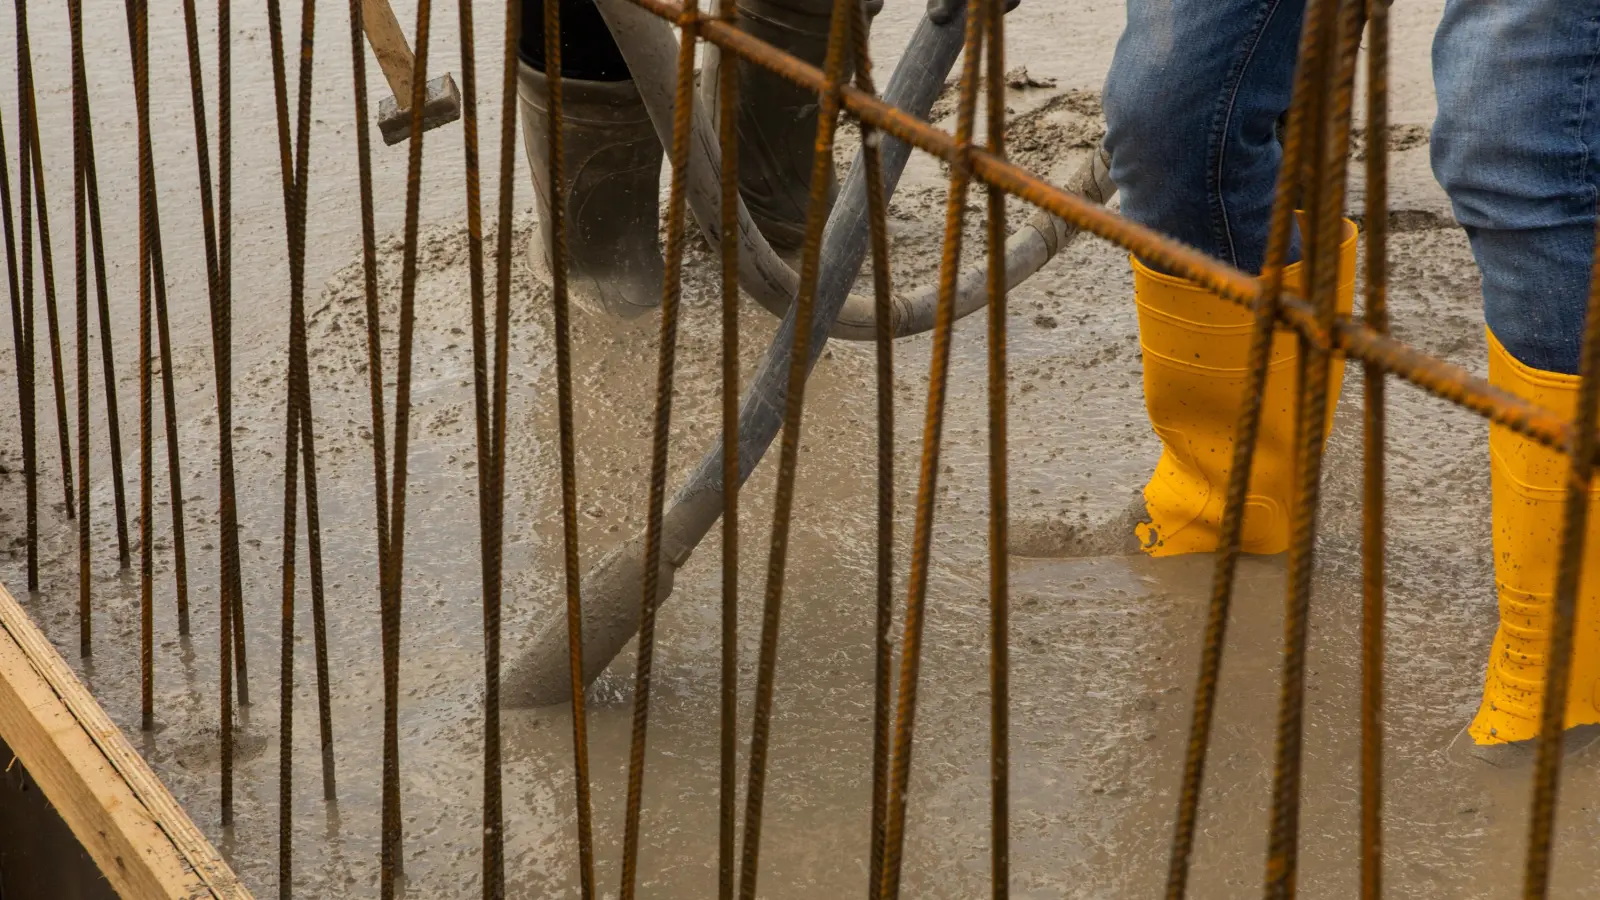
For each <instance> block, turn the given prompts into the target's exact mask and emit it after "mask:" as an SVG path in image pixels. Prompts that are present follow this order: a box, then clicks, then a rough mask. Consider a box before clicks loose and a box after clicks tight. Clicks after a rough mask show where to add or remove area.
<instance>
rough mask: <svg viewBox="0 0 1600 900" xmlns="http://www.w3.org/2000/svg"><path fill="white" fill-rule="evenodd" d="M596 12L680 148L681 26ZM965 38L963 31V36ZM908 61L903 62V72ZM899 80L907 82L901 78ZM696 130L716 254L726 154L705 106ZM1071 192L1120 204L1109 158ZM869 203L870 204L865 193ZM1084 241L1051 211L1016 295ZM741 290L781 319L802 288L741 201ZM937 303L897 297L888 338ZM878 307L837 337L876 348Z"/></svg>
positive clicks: (610, 6)
mask: <svg viewBox="0 0 1600 900" xmlns="http://www.w3.org/2000/svg"><path fill="white" fill-rule="evenodd" d="M596 5H597V6H598V7H599V9H600V14H601V16H602V17H603V18H604V19H605V21H606V25H607V26H609V27H610V29H611V33H612V35H613V36H614V37H615V38H616V41H617V46H618V47H619V48H621V50H622V55H623V58H624V59H626V60H627V63H628V68H629V70H630V71H631V72H632V73H633V78H634V83H635V84H637V85H638V87H639V93H640V96H642V97H643V98H644V104H645V109H646V110H647V111H648V112H649V114H650V120H651V122H652V123H653V124H654V125H655V128H656V135H657V137H658V138H659V139H660V140H661V145H662V146H663V147H670V146H672V112H673V105H674V103H673V100H674V98H673V92H674V85H675V84H676V82H677V58H678V41H677V38H676V37H675V36H674V34H673V29H672V26H671V25H670V24H668V23H667V22H666V21H664V20H662V19H660V18H659V17H657V16H655V15H654V14H652V13H650V12H648V11H646V10H644V9H642V8H640V7H639V6H637V5H635V4H634V3H632V2H630V0H597V4H596ZM933 27H935V28H951V27H952V26H933ZM959 30H960V29H955V31H956V32H959ZM959 37H960V35H959V33H957V41H956V43H957V44H959V43H960V40H959ZM908 52H909V51H908ZM904 61H905V60H904V59H902V65H903V64H904ZM896 71H897V73H898V71H899V70H898V69H897V70H896ZM948 74H949V72H948V70H945V71H944V74H943V75H941V76H940V78H939V83H938V85H936V86H935V87H936V88H942V87H943V85H944V78H945V77H946V76H948ZM935 96H936V97H937V93H936V94H935ZM884 100H885V101H887V102H889V103H890V104H891V105H893V106H901V107H902V108H904V109H909V107H905V106H904V105H903V104H899V103H895V102H894V101H893V100H892V99H891V98H890V97H889V95H888V94H885V95H884ZM931 109H932V107H931V106H929V107H928V108H927V109H924V110H922V111H921V112H920V114H919V118H925V117H926V116H927V113H928V110H931ZM692 121H693V123H694V127H693V130H692V132H691V134H692V136H691V138H690V142H689V146H690V149H689V178H688V182H687V188H688V200H689V210H690V212H691V213H692V214H693V215H694V218H695V222H696V224H698V225H699V226H700V230H701V231H702V232H703V233H704V234H705V236H706V240H707V242H708V243H709V244H710V246H711V248H712V249H713V251H714V252H715V251H717V250H719V249H720V248H721V246H722V243H721V241H722V238H721V235H722V217H721V209H722V206H721V197H722V181H721V175H720V173H721V171H722V150H721V147H720V146H719V143H718V140H717V132H716V129H715V128H713V127H712V126H711V120H710V118H709V116H708V115H707V114H706V111H705V109H703V108H702V107H701V106H700V105H699V104H696V105H695V109H694V113H693V118H692ZM852 171H854V170H853V169H852ZM1065 187H1066V189H1067V190H1069V191H1073V192H1075V193H1077V194H1080V195H1082V196H1084V197H1087V198H1089V199H1091V200H1094V201H1095V202H1097V203H1104V202H1106V201H1108V200H1109V199H1111V196H1112V195H1113V194H1115V193H1116V187H1115V186H1114V185H1113V184H1112V183H1111V172H1110V168H1109V159H1108V158H1107V157H1106V155H1105V151H1104V150H1101V151H1099V152H1096V153H1093V154H1091V155H1090V158H1089V160H1088V161H1087V162H1085V163H1084V164H1083V166H1082V167H1081V168H1080V169H1079V170H1078V172H1076V173H1075V174H1074V175H1073V177H1072V178H1071V179H1070V180H1069V181H1068V182H1067V184H1066V185H1065ZM842 200H843V194H842V192H841V201H842ZM862 202H863V204H864V203H865V185H864V184H863V186H862ZM863 208H864V207H863ZM1076 236H1077V230H1076V229H1075V228H1072V227H1071V226H1069V225H1068V224H1067V223H1066V222H1065V221H1064V220H1062V219H1058V218H1056V217H1055V216H1052V215H1050V214H1049V213H1046V212H1044V211H1043V210H1040V211H1038V212H1036V213H1034V215H1033V216H1032V217H1031V218H1030V219H1029V220H1028V221H1027V223H1026V224H1024V225H1023V226H1022V227H1021V228H1019V229H1017V231H1016V232H1015V233H1013V234H1012V235H1011V236H1010V238H1009V239H1008V240H1007V241H1006V284H1007V285H1008V286H1009V287H1015V286H1017V285H1018V284H1021V283H1022V282H1023V281H1025V280H1027V278H1028V277H1029V276H1031V275H1032V274H1033V273H1035V272H1037V271H1039V269H1040V268H1042V267H1043V266H1044V265H1045V263H1047V262H1049V261H1050V259H1051V258H1052V257H1054V256H1055V254H1056V253H1057V252H1059V251H1060V249H1061V248H1062V247H1064V246H1065V245H1066V244H1067V243H1068V242H1070V241H1071V240H1072V239H1073V238H1074V237H1076ZM824 258H826V257H824ZM987 271H988V267H987V265H978V266H975V267H973V268H970V269H968V270H966V271H964V272H962V273H961V275H960V277H959V278H958V279H957V281H956V301H955V316H956V318H957V319H960V318H962V317H963V316H966V315H969V314H971V313H973V312H976V311H977V310H980V309H982V308H983V307H984V304H986V303H987V302H988V296H989V294H988V276H987ZM852 277H853V276H852ZM739 281H740V285H741V286H742V287H743V288H744V289H745V291H747V292H748V293H749V294H750V296H751V297H752V298H753V299H754V300H755V301H756V302H757V303H759V304H761V306H762V307H763V308H765V309H766V310H767V311H768V312H771V313H772V314H773V315H775V316H780V317H781V316H783V315H784V313H785V312H787V311H788V309H789V303H790V301H791V299H792V298H793V297H794V296H795V292H796V291H797V290H798V289H799V285H800V276H799V274H798V273H796V272H795V271H794V269H793V268H791V267H790V266H789V264H788V263H786V262H784V261H783V259H782V257H780V256H778V254H777V252H776V251H774V250H773V249H772V247H771V245H769V244H768V243H767V239H766V238H765V237H764V236H763V235H762V234H761V230H760V229H759V228H757V227H756V226H755V224H754V222H753V221H752V220H751V218H750V214H749V212H748V211H747V210H746V209H745V205H744V201H743V200H742V199H741V200H740V201H739ZM938 303H939V287H938V284H937V283H936V282H935V283H931V284H928V285H925V286H923V287H921V288H919V289H917V290H915V291H912V292H911V293H909V294H901V293H897V294H895V296H894V297H893V298H892V301H891V303H890V316H891V319H892V321H891V322H890V326H889V333H890V334H892V335H893V336H895V337H907V336H909V335H913V334H921V333H922V332H925V331H928V330H930V329H932V328H933V319H934V311H935V310H936V309H937V307H938ZM874 306H875V304H874V303H873V300H872V298H871V297H866V296H862V295H860V294H849V295H847V297H846V298H845V301H844V306H843V307H842V308H841V309H840V311H839V315H838V318H837V319H836V320H835V322H834V325H833V327H832V328H831V329H830V330H829V332H828V336H829V337H831V338H836V339H839V340H847V341H871V340H874V339H876V336H877V329H876V326H875V324H874V315H873V309H874Z"/></svg>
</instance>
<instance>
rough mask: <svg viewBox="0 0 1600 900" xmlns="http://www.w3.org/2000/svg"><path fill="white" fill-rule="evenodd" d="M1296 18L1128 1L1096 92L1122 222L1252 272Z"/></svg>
mask: <svg viewBox="0 0 1600 900" xmlns="http://www.w3.org/2000/svg"><path fill="white" fill-rule="evenodd" d="M1303 11H1304V0H1128V24H1127V28H1126V29H1125V30H1124V31H1123V33H1122V38H1121V40H1120V41H1118V42H1117V49H1116V54H1115V56H1114V57H1113V59H1112V63H1111V72H1110V74H1109V75H1108V76H1107V78H1106V86H1105V92H1104V95H1103V100H1104V105H1105V114H1106V148H1107V149H1108V150H1109V151H1110V153H1111V176H1112V179H1113V180H1115V181H1116V183H1117V185H1118V186H1119V188H1120V190H1121V194H1122V212H1123V214H1124V215H1126V216H1127V217H1128V218H1130V219H1132V220H1134V221H1135V222H1138V223H1140V224H1142V225H1146V226H1149V227H1151V228H1154V229H1156V230H1157V231H1160V232H1163V233H1165V234H1167V235H1170V236H1172V237H1175V238H1177V239H1179V240H1181V241H1183V242H1185V243H1187V244H1190V245H1192V246H1194V247H1196V248H1197V249H1199V250H1202V251H1204V252H1206V253H1209V254H1211V255H1213V256H1215V257H1218V258H1219V259H1222V260H1223V261H1225V262H1228V263H1231V264H1233V265H1234V266H1237V267H1238V268H1241V269H1243V270H1245V271H1248V272H1256V271H1259V270H1260V268H1261V264H1262V259H1263V257H1264V256H1265V254H1266V245H1267V231H1268V228H1269V225H1270V220H1271V217H1272V197H1273V191H1274V189H1275V187H1276V185H1277V180H1278V169H1279V166H1280V164H1281V162H1282V158H1283V148H1282V146H1281V145H1280V144H1279V143H1278V139H1277V135H1276V134H1275V133H1274V129H1273V126H1274V124H1275V123H1276V122H1277V120H1278V117H1279V116H1280V115H1281V114H1282V113H1283V112H1284V111H1285V110H1287V109H1288V108H1289V101H1290V95H1291V92H1292V87H1293V81H1294V60H1295V55H1296V52H1297V49H1298V42H1299V35H1300V22H1301V18H1302V13H1303ZM1297 257H1298V251H1297V250H1296V255H1295V257H1292V258H1297Z"/></svg>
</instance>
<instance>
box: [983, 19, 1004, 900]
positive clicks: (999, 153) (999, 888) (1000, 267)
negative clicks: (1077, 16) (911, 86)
mask: <svg viewBox="0 0 1600 900" xmlns="http://www.w3.org/2000/svg"><path fill="white" fill-rule="evenodd" d="M982 7H983V15H984V16H985V18H986V20H987V21H986V23H985V27H986V28H987V29H988V32H989V33H988V36H987V40H986V42H985V43H986V49H987V57H988V59H987V61H988V64H989V68H988V71H987V72H986V73H985V75H984V87H986V88H987V89H988V96H987V98H986V99H985V103H984V105H985V110H984V111H985V112H986V113H987V114H988V119H989V123H988V124H989V129H988V130H989V135H988V138H989V152H990V153H992V154H994V155H995V157H996V158H998V159H1005V158H1006V151H1005V129H1006V96H1005V88H1006V77H1005V71H1006V56H1005V4H1004V2H1002V0H984V2H983V4H982ZM988 195H989V221H988V230H989V308H988V310H987V312H988V317H989V321H988V325H989V335H988V337H989V346H988V350H989V367H988V368H989V372H988V374H989V707H990V714H989V792H990V815H989V830H990V836H989V842H990V846H989V878H990V891H991V895H992V896H993V897H994V898H995V900H1004V898H1006V897H1009V896H1010V894H1011V889H1010V873H1011V843H1010V839H1009V835H1010V831H1009V829H1010V823H1011V788H1010V784H1011V744H1010V739H1009V733H1010V718H1009V714H1010V709H1009V705H1010V702H1011V700H1010V698H1011V685H1010V667H1011V659H1010V624H1009V620H1010V601H1009V593H1010V581H1009V578H1008V575H1009V572H1008V565H1009V562H1010V559H1011V556H1010V550H1009V549H1008V547H1007V544H1008V543H1009V539H1008V537H1007V535H1008V531H1009V529H1008V527H1007V525H1008V522H1007V519H1008V517H1009V515H1010V510H1009V496H1008V490H1007V483H1006V477H1007V476H1006V370H1007V364H1006V311H1007V310H1006V266H1005V258H1006V195H1005V192H1003V191H997V190H994V189H992V188H991V189H989V190H988Z"/></svg>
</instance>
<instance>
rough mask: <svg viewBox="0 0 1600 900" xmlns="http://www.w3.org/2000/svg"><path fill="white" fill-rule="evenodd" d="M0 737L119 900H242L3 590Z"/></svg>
mask: <svg viewBox="0 0 1600 900" xmlns="http://www.w3.org/2000/svg"><path fill="white" fill-rule="evenodd" d="M0 736H3V737H4V738H5V741H6V743H7V744H9V745H10V746H11V748H12V751H13V752H14V753H16V755H17V758H18V759H19V760H20V761H21V762H22V764H23V765H24V766H26V767H27V768H28V771H29V773H30V774H31V775H32V776H33V778H34V779H35V780H36V781H37V782H38V784H39V786H40V787H41V788H43V790H44V792H45V795H46V796H48V797H49V798H50V802H51V803H52V805H54V806H55V808H56V811H57V812H59V813H60V814H61V817H62V819H64V820H65V821H66V823H67V825H68V827H70V828H71V829H72V832H73V834H74V835H76V836H77V838H78V840H79V842H81V843H82V844H83V846H84V849H85V850H87V851H88V852H89V855H90V856H91V857H92V858H93V859H94V860H95V862H96V863H97V864H98V865H99V866H100V870H101V872H102V873H104V874H105V876H106V879H107V880H108V881H110V882H111V885H112V887H114V888H116V890H117V892H118V893H119V894H120V895H121V896H122V897H124V898H127V900H146V898H149V900H177V898H183V900H201V898H215V900H250V896H251V895H250V892H249V891H248V890H246V889H245V887H244V886H243V885H242V884H240V883H239V879H238V877H237V876H236V875H234V873H233V870H232V869H231V868H229V866H228V864H227V863H226V862H224V861H223V859H222V857H221V855H220V854H218V853H217V851H216V849H215V848H213V847H212V846H211V843H210V842H209V841H207V840H206V838H205V835H203V834H202V833H201V832H200V829H198V828H196V827H195V824H194V822H193V821H191V820H190V819H189V816H188V815H187V814H186V813H184V811H183V809H182V808H181V807H180V806H178V802H177V800H175V799H174V798H173V796H172V794H171V793H170V792H169V791H168V790H167V789H166V786H165V785H163V784H162V783H161V781H160V780H159V779H157V778H156V776H155V773H154V772H152V771H150V767H149V765H148V764H146V763H145V761H144V759H143V758H142V757H140V756H139V754H138V752H137V751H135V750H134V749H133V745H132V744H130V743H129V742H128V739H127V737H126V736H125V735H123V733H122V732H121V730H120V729H118V728H117V726H116V725H115V723H113V722H112V721H111V718H110V717H109V716H107V715H106V713H105V710H103V709H101V708H100V704H99V703H97V702H96V701H95V699H94V697H93V696H91V695H90V694H89V691H88V689H87V688H85V687H84V686H83V683H82V682H80V681H79V680H78V678H77V676H76V675H74V674H73V672H72V669H71V668H70V667H68V666H67V664H66V661H65V660H63V659H62V658H61V655H60V654H59V653H57V652H56V649H55V647H54V646H52V645H51V644H50V642H49V640H48V639H46V638H45V636H44V635H43V634H41V633H40V632H39V630H38V628H36V627H35V626H34V624H33V622H32V620H31V619H29V618H28V614H27V612H26V611H24V610H23V609H22V607H21V606H20V605H18V604H17V601H16V599H15V598H14V597H12V596H11V593H10V592H9V591H7V590H6V589H5V588H4V586H0Z"/></svg>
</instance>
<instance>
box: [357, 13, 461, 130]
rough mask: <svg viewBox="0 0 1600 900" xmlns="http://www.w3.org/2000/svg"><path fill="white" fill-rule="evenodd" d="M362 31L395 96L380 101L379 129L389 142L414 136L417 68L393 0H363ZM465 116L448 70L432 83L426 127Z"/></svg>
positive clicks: (426, 105) (426, 100) (424, 106)
mask: <svg viewBox="0 0 1600 900" xmlns="http://www.w3.org/2000/svg"><path fill="white" fill-rule="evenodd" d="M361 30H362V31H364V32H366V34H367V44H368V45H369V46H371V47H372V55H373V56H376V57H377V58H378V67H379V68H381V69H383V77H384V80H386V81H388V82H389V90H391V91H393V92H394V96H392V97H386V98H384V100H383V101H382V102H380V103H379V104H378V131H379V132H381V133H382V134H383V142H384V143H385V144H389V145H391V146H392V145H394V144H398V143H400V142H401V141H403V140H405V139H406V138H408V137H410V136H411V110H409V109H407V108H406V107H407V105H408V104H410V102H411V73H412V72H414V71H416V69H415V65H416V63H415V59H414V58H413V57H412V55H411V45H410V44H408V43H406V35H405V32H403V31H401V30H400V22H399V20H398V19H396V18H395V17H394V10H392V9H390V8H389V0H361ZM459 118H461V92H460V91H458V90H456V80H455V79H454V78H451V77H450V75H449V74H448V73H446V74H444V75H441V76H439V77H438V78H435V79H433V80H432V81H430V82H428V89H427V96H426V97H425V98H424V99H423V101H422V130H423V131H427V130H429V129H432V128H438V127H439V126H440V125H448V124H450V123H451V122H454V121H455V120H457V119H459Z"/></svg>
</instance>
